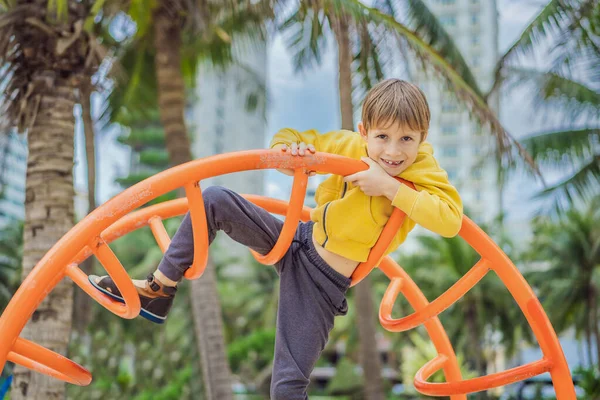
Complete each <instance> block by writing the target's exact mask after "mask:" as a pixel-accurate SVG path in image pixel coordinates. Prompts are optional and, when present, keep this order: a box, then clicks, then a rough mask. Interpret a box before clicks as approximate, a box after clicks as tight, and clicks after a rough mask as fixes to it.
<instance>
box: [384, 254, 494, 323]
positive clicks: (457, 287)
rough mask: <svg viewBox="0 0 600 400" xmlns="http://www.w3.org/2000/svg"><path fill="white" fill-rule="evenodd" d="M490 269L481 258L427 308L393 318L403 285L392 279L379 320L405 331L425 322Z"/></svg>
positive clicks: (441, 310) (447, 305)
mask: <svg viewBox="0 0 600 400" xmlns="http://www.w3.org/2000/svg"><path fill="white" fill-rule="evenodd" d="M489 270H490V265H489V262H488V261H487V260H484V259H481V260H479V261H478V262H477V263H476V264H475V265H474V266H473V268H471V269H470V270H469V272H467V273H466V274H465V275H464V276H463V277H462V278H460V279H459V280H458V281H457V282H456V283H455V284H454V285H452V287H450V289H448V290H447V291H446V292H444V293H443V294H442V295H441V296H439V297H438V298H437V299H435V300H434V301H432V302H431V303H429V304H428V305H427V306H426V307H425V308H422V309H420V310H419V311H416V312H414V313H412V314H411V315H408V316H406V317H403V318H399V319H394V318H392V308H393V307H394V303H395V302H396V298H397V297H398V294H399V293H400V292H401V291H402V286H401V285H400V284H399V283H398V282H394V280H392V281H391V282H390V285H389V286H388V289H387V290H386V292H385V294H384V296H383V299H382V300H381V306H380V307H379V321H380V322H381V325H382V326H383V327H384V328H385V329H387V330H388V331H391V332H404V331H407V330H409V329H412V328H416V327H417V326H419V325H421V324H423V323H424V322H425V321H428V320H429V319H431V318H433V317H437V316H438V315H439V314H441V313H442V312H443V311H444V310H446V309H448V307H450V306H451V305H452V304H454V303H456V302H457V301H458V300H459V299H460V298H461V297H462V296H464V295H465V294H466V293H467V292H468V291H469V290H471V288H472V287H473V286H475V285H476V284H477V282H479V281H480V280H481V279H482V278H483V277H484V276H485V275H486V274H487V273H488V271H489Z"/></svg>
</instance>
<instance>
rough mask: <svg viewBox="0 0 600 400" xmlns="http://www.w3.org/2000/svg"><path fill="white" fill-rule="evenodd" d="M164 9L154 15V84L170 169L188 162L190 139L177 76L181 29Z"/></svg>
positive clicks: (180, 85) (181, 87)
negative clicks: (172, 166)
mask: <svg viewBox="0 0 600 400" xmlns="http://www.w3.org/2000/svg"><path fill="white" fill-rule="evenodd" d="M167 8H168V7H167V6H166V5H163V6H160V7H158V8H157V11H156V13H155V15H154V45H155V48H156V58H155V66H156V80H157V84H158V106H159V109H160V121H161V123H162V125H163V127H164V129H165V139H166V145H167V151H168V152H169V157H170V161H171V164H172V165H179V164H182V163H185V162H188V161H191V160H192V152H191V147H190V139H189V138H188V136H187V129H186V127H185V119H184V112H185V86H184V82H183V75H182V73H181V54H180V52H181V28H180V25H179V23H178V22H179V20H178V19H177V18H176V17H175V16H172V15H170V14H169V11H168V10H167Z"/></svg>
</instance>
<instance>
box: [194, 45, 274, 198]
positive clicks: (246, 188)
mask: <svg viewBox="0 0 600 400" xmlns="http://www.w3.org/2000/svg"><path fill="white" fill-rule="evenodd" d="M234 53H235V54H236V59H237V64H235V65H233V66H231V67H229V68H228V69H227V70H225V71H220V70H217V69H215V68H212V67H208V66H202V67H201V68H199V72H198V76H197V82H196V83H197V90H196V97H197V99H196V101H195V102H194V104H193V106H192V107H191V110H190V111H191V114H190V115H189V118H188V120H189V121H190V123H191V125H192V126H191V129H190V130H191V131H192V132H193V138H192V152H193V154H194V156H195V157H197V158H200V157H207V156H210V155H213V154H222V153H229V152H235V151H243V150H253V149H262V148H264V142H265V130H266V119H265V106H264V104H265V103H266V101H265V98H266V89H265V88H266V66H267V51H266V43H265V42H258V43H245V44H244V45H241V46H239V47H235V46H234ZM249 105H251V107H249ZM264 178H265V172H264V171H249V172H237V173H234V174H229V175H222V176H218V177H215V178H212V179H210V180H207V181H208V182H204V183H203V185H202V186H203V187H205V186H206V185H222V186H226V187H228V188H230V189H232V190H234V191H236V192H238V193H252V194H261V195H262V194H263V193H264Z"/></svg>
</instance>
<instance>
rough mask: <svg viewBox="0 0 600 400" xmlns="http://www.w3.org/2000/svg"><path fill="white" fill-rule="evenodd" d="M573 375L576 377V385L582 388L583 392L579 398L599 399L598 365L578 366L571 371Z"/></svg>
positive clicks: (599, 372)
mask: <svg viewBox="0 0 600 400" xmlns="http://www.w3.org/2000/svg"><path fill="white" fill-rule="evenodd" d="M573 375H574V376H575V377H576V378H577V386H578V387H580V388H581V389H583V391H584V393H585V394H584V395H583V397H581V400H598V399H600V370H598V366H595V367H590V368H583V367H579V368H577V369H575V371H573Z"/></svg>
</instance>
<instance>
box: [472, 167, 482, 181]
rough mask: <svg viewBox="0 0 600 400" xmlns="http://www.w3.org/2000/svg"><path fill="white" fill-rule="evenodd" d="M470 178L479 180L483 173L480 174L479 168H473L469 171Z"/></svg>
mask: <svg viewBox="0 0 600 400" xmlns="http://www.w3.org/2000/svg"><path fill="white" fill-rule="evenodd" d="M471 176H472V177H473V178H474V179H481V177H482V176H483V173H482V172H481V168H474V169H473V170H472V171H471Z"/></svg>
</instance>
